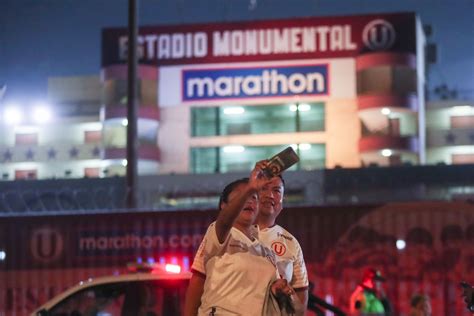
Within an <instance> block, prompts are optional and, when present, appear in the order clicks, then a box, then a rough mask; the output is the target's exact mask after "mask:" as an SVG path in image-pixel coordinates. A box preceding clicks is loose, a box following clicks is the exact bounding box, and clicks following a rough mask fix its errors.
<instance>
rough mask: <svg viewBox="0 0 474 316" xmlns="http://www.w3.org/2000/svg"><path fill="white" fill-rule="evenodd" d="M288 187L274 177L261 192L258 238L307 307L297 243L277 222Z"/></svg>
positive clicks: (305, 289)
mask: <svg viewBox="0 0 474 316" xmlns="http://www.w3.org/2000/svg"><path fill="white" fill-rule="evenodd" d="M284 190H285V184H284V181H283V178H282V177H281V176H276V177H273V178H272V179H271V180H270V182H268V183H267V184H266V185H264V187H263V188H262V189H261V190H260V191H259V213H258V218H257V222H258V226H259V228H260V232H259V239H260V241H261V242H262V243H263V244H264V245H265V246H267V247H269V248H271V249H272V250H273V251H274V252H275V255H276V261H277V267H278V271H279V273H280V276H281V277H282V278H284V279H286V280H287V281H288V283H289V284H290V285H291V286H292V287H293V288H294V290H295V292H296V295H297V297H298V298H299V300H300V302H301V303H302V304H303V305H304V306H305V307H306V306H307V304H308V284H309V283H308V274H307V271H306V265H305V262H304V258H303V251H302V250H301V247H300V244H299V243H298V240H296V238H295V237H294V236H293V235H292V234H290V233H289V232H288V231H287V230H286V229H284V228H283V227H281V226H280V225H276V224H275V221H276V218H277V217H278V215H280V213H281V211H282V209H283V195H284Z"/></svg>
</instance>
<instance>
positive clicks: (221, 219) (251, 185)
mask: <svg viewBox="0 0 474 316" xmlns="http://www.w3.org/2000/svg"><path fill="white" fill-rule="evenodd" d="M265 166H266V161H260V162H258V163H257V164H256V165H255V168H254V169H253V170H252V172H251V173H250V177H249V181H248V183H242V185H240V187H238V188H236V189H234V191H232V197H231V198H229V201H227V202H224V203H223V205H221V210H220V212H219V215H218V216H217V220H216V234H217V239H218V240H219V242H220V243H223V242H224V241H225V239H226V238H227V235H228V234H229V232H230V229H231V228H232V225H233V224H234V222H235V220H236V219H237V217H238V216H239V213H240V211H241V210H242V209H243V208H244V206H245V203H246V202H247V199H248V198H250V197H251V196H252V195H254V194H257V193H258V191H260V189H261V188H262V187H263V186H264V185H265V184H266V183H267V182H268V181H269V180H268V179H267V178H266V177H265V176H264V175H263V172H262V169H263V168H264V167H265Z"/></svg>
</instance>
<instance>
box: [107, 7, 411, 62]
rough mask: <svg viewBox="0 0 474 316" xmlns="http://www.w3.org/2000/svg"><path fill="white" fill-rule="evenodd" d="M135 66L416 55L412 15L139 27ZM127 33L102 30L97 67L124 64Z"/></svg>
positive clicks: (114, 29) (121, 29) (118, 30)
mask: <svg viewBox="0 0 474 316" xmlns="http://www.w3.org/2000/svg"><path fill="white" fill-rule="evenodd" d="M137 41H138V56H139V62H140V63H143V64H149V65H156V66H166V65H185V64H201V63H207V64H210V63H229V62H249V61H270V60H273V61H275V60H291V59H320V58H340V57H354V56H357V55H359V54H362V53H365V52H374V51H393V52H403V53H414V52H415V51H416V15H415V14H414V13H394V14H372V15H359V16H345V17H311V18H298V19H284V20H267V21H246V22H233V23H214V24H212V23H210V24H189V25H182V24H181V25H167V26H145V27H140V29H139V35H138V39H137ZM127 42H128V38H127V29H126V27H122V28H106V29H104V30H103V31H102V67H107V66H110V65H116V64H124V63H126V60H127Z"/></svg>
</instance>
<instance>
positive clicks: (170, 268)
mask: <svg viewBox="0 0 474 316" xmlns="http://www.w3.org/2000/svg"><path fill="white" fill-rule="evenodd" d="M165 271H166V272H170V273H180V272H181V267H180V266H179V265H177V264H170V263H167V264H166V265H165Z"/></svg>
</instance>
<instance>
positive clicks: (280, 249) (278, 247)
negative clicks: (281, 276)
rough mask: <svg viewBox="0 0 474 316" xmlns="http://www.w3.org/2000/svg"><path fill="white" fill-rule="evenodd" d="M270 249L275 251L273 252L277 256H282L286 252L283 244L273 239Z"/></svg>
mask: <svg viewBox="0 0 474 316" xmlns="http://www.w3.org/2000/svg"><path fill="white" fill-rule="evenodd" d="M272 249H273V252H275V254H276V255H277V256H279V257H281V256H283V255H284V254H285V252H286V246H285V244H283V243H281V242H279V241H275V242H273V243H272Z"/></svg>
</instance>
